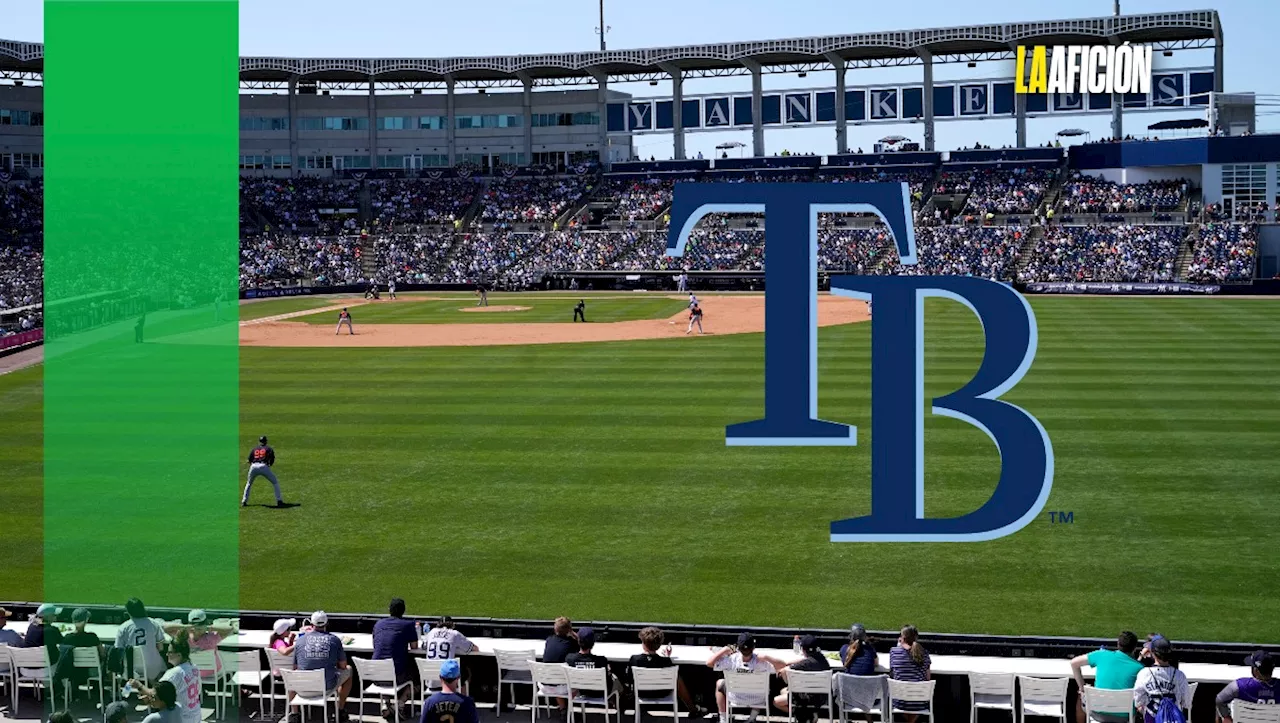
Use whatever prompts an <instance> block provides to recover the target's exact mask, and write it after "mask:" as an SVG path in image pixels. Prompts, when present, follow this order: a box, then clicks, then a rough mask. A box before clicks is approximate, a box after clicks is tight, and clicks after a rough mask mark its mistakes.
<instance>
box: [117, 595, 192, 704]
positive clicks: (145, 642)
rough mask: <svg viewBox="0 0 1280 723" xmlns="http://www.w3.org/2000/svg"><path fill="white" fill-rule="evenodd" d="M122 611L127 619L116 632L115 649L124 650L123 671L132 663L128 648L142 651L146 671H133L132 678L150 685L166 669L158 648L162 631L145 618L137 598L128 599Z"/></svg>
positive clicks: (131, 655)
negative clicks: (126, 615)
mask: <svg viewBox="0 0 1280 723" xmlns="http://www.w3.org/2000/svg"><path fill="white" fill-rule="evenodd" d="M124 609H125V610H126V611H127V612H128V613H129V619H128V620H126V621H125V623H124V625H121V626H120V629H119V630H117V631H116V648H117V649H119V650H124V651H125V655H126V656H127V657H126V660H127V661H129V662H126V663H125V664H124V666H125V667H124V669H125V671H129V670H130V665H131V664H132V662H133V651H132V650H130V648H138V649H140V650H141V651H142V660H143V663H144V664H145V665H146V670H145V671H143V670H136V669H135V670H133V677H135V678H138V679H139V680H145V681H146V682H148V683H150V682H151V681H153V680H155V679H156V678H159V677H160V674H161V673H163V672H164V671H165V669H166V668H167V667H168V666H166V665H165V660H164V658H163V657H162V656H161V655H160V646H161V645H162V644H163V643H164V638H165V635H164V631H163V630H161V629H160V625H159V624H157V623H156V621H155V620H152V619H151V618H149V617H147V608H146V606H144V605H143V604H142V601H141V600H139V599H138V598H136V597H135V598H130V599H129V602H127V603H125V604H124ZM179 693H181V691H179Z"/></svg>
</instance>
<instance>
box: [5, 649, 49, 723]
mask: <svg viewBox="0 0 1280 723" xmlns="http://www.w3.org/2000/svg"><path fill="white" fill-rule="evenodd" d="M9 660H10V661H11V664H12V666H13V710H14V711H15V712H17V710H18V691H19V689H21V688H23V687H24V686H25V687H27V688H31V689H33V690H34V691H35V694H36V700H40V699H41V697H42V691H43V689H44V687H45V686H46V685H48V686H52V685H53V671H52V669H51V667H50V665H49V649H48V648H46V647H45V646H43V645H41V646H40V647H38V648H9Z"/></svg>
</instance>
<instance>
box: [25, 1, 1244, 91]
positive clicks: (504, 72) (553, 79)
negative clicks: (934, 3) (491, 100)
mask: <svg viewBox="0 0 1280 723" xmlns="http://www.w3.org/2000/svg"><path fill="white" fill-rule="evenodd" d="M1124 41H1129V42H1133V43H1149V44H1153V45H1155V46H1156V49H1157V50H1161V51H1163V50H1182V49H1193V48H1204V47H1210V46H1215V45H1221V41H1222V34H1221V25H1220V23H1219V19H1218V13H1217V11H1216V10H1190V11H1182V12H1167V13H1149V14H1143V15H1120V16H1106V17H1096V18H1081V19H1076V20H1046V21H1034V22H1021V23H996V24H990V25H970V26H963V27H953V28H934V29H926V30H897V31H886V32H869V33H856V34H847V35H828V36H822V37H811V38H791V39H786V40H759V41H748V42H731V43H709V44H705V45H687V46H682V47H669V48H643V49H636V50H607V51H603V52H601V51H591V52H581V53H549V54H544V55H508V56H491V57H470V58H265V57H253V58H241V59H240V79H241V81H242V82H243V83H246V84H250V85H253V84H260V85H262V86H271V85H274V84H278V83H286V82H288V81H289V79H290V78H295V77H296V78H298V79H300V80H303V81H314V82H317V83H338V84H341V83H368V82H369V81H370V80H371V79H372V80H374V81H376V82H378V83H391V84H398V83H423V84H435V83H443V82H445V81H446V80H447V79H452V80H453V81H454V82H455V83H457V84H459V85H463V86H487V85H516V84H519V83H522V82H523V81H524V80H525V79H531V80H532V81H533V82H534V83H535V84H536V85H541V86H546V85H577V84H584V83H594V82H596V81H595V76H596V75H597V74H599V73H607V74H608V76H609V77H610V79H611V80H614V81H642V80H660V79H663V78H665V77H667V76H668V74H669V72H670V71H671V70H672V69H679V70H680V71H681V72H682V73H683V75H684V76H685V77H716V76H728V75H742V74H746V73H749V72H750V70H749V68H750V66H752V65H754V64H759V65H760V67H761V70H762V72H804V71H807V70H810V69H813V70H819V69H822V68H829V67H830V66H831V63H832V61H833V60H834V59H837V58H838V59H842V60H844V61H845V63H846V64H847V66H849V67H854V68H858V67H862V68H868V67H889V66H903V65H916V64H919V63H921V62H922V59H921V56H922V54H929V55H932V57H933V60H934V62H977V61H982V60H999V59H1004V58H1012V57H1013V48H1014V47H1015V46H1017V45H1091V44H1104V43H1111V42H1116V43H1120V42H1124ZM157 60H159V59H157ZM43 70H44V45H43V44H42V43H24V42H18V41H6V40H0V77H5V76H6V75H7V76H8V77H12V78H18V77H22V76H29V77H37V78H38V77H40V76H41V75H42V73H43Z"/></svg>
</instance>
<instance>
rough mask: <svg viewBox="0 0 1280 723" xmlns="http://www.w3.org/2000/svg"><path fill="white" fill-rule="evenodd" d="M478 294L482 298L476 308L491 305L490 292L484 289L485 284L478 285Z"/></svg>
mask: <svg viewBox="0 0 1280 723" xmlns="http://www.w3.org/2000/svg"><path fill="white" fill-rule="evenodd" d="M476 294H477V295H478V296H479V297H480V300H479V301H477V302H476V306H488V305H489V290H488V289H486V288H484V284H476Z"/></svg>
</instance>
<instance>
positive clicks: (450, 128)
mask: <svg viewBox="0 0 1280 723" xmlns="http://www.w3.org/2000/svg"><path fill="white" fill-rule="evenodd" d="M454 83H455V81H454V79H453V76H451V75H446V76H445V78H444V88H445V93H444V108H445V110H444V122H445V129H444V138H445V146H446V149H447V151H448V153H449V167H450V168H452V167H453V166H455V165H457V157H458V156H457V150H458V147H457V146H458V143H457V138H455V137H454V131H455V130H456V129H457V127H458V121H457V119H456V118H455V117H454V116H455V109H454V106H453V86H454Z"/></svg>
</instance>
